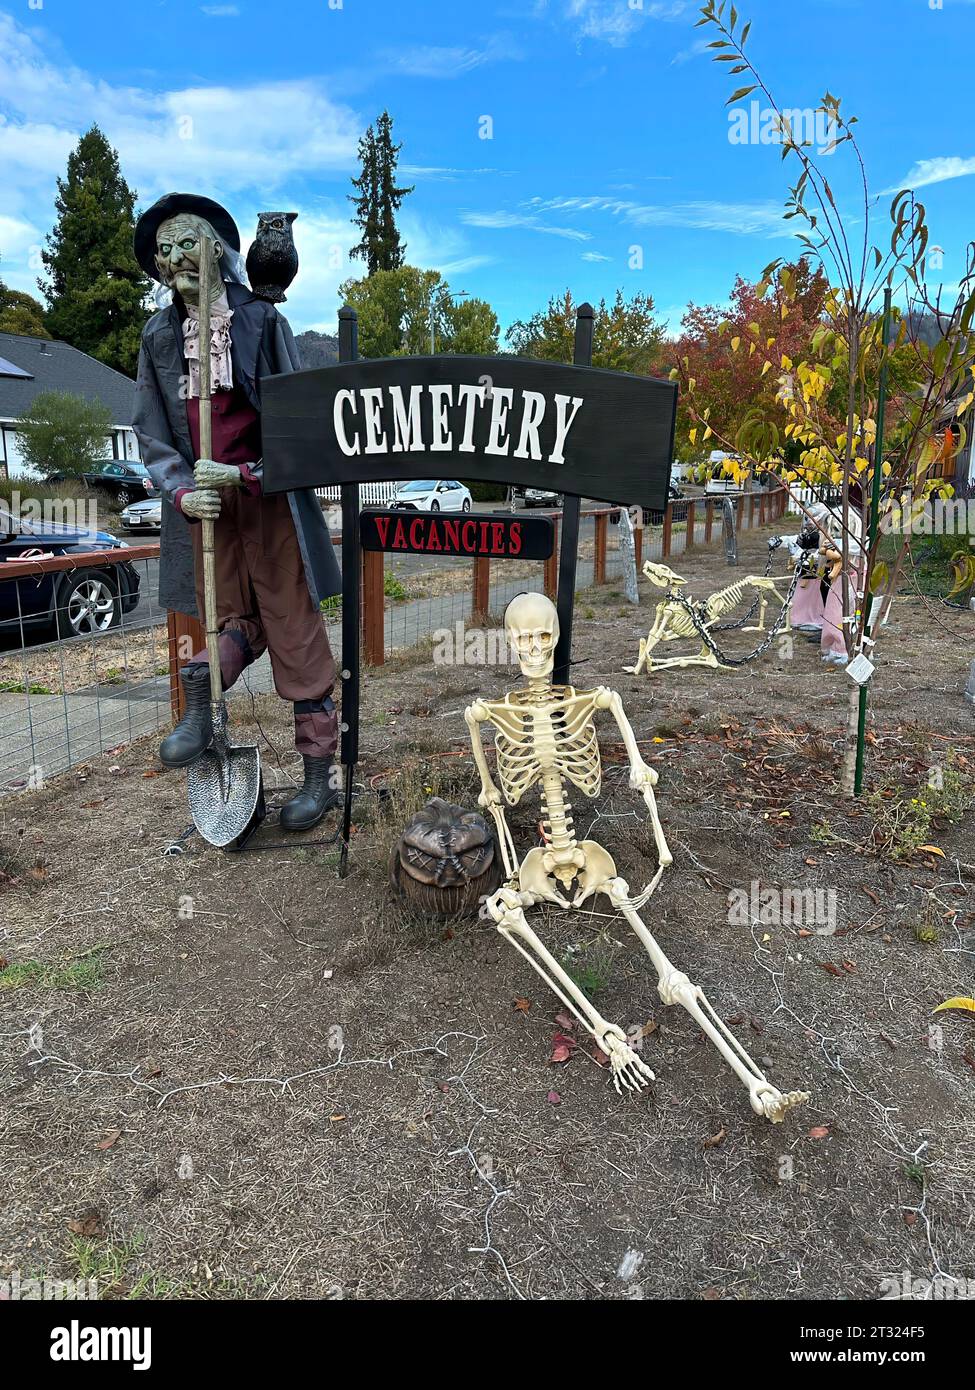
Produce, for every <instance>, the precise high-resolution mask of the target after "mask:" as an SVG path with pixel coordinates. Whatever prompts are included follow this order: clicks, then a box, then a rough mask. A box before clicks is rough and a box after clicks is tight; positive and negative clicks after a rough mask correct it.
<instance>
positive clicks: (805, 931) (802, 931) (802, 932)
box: [796, 927, 812, 936]
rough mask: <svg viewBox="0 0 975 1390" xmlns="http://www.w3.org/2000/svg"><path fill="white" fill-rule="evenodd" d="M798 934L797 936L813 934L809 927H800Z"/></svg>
mask: <svg viewBox="0 0 975 1390" xmlns="http://www.w3.org/2000/svg"><path fill="white" fill-rule="evenodd" d="M796 935H797V936H812V932H811V931H810V930H809V928H808V927H800V928H799V930H798V932H797V933H796Z"/></svg>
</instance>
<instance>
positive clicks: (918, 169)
mask: <svg viewBox="0 0 975 1390" xmlns="http://www.w3.org/2000/svg"><path fill="white" fill-rule="evenodd" d="M973 3H975V0H973ZM968 174H975V156H972V157H970V158H968V159H962V158H961V156H960V155H936V156H935V157H934V158H933V159H919V160H918V161H917V163H916V164H915V165H914V167H913V168H912V169H909V170H908V172H907V173H906V174H905V175H904V177H903V178H902V179H901V181H900V183H897V184H894V185H892V186H891V187H890V188H887V189H885V190H884V192H885V193H897V192H899V191H900V190H901V189H902V188H926V187H927V186H928V185H929V184H932V183H945V182H946V181H947V180H948V179H962V178H965V177H966V175H968Z"/></svg>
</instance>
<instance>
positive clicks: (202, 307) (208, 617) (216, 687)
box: [198, 236, 223, 705]
mask: <svg viewBox="0 0 975 1390" xmlns="http://www.w3.org/2000/svg"><path fill="white" fill-rule="evenodd" d="M212 282H213V238H212V237H208V236H201V237H200V303H199V310H198V312H199V323H200V458H204V459H208V458H212V457H213V453H212V450H213V425H212V415H211V410H210V336H211V327H210V286H211V284H212ZM201 525H202V526H203V606H204V608H205V610H206V612H205V613H204V615H203V621H204V622H205V624H206V630H207V656H208V657H209V660H210V700H211V703H212V704H214V705H218V704H220V702H221V701H222V700H223V684H222V682H221V679H220V645H219V642H218V633H217V562H216V557H215V555H214V550H213V530H214V523H213V522H212V521H211V520H210V519H209V518H208V517H204V518H203V519H202V521H201Z"/></svg>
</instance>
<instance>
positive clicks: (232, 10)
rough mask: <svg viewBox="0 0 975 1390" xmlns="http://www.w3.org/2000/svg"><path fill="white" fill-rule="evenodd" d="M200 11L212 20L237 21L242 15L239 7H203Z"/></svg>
mask: <svg viewBox="0 0 975 1390" xmlns="http://www.w3.org/2000/svg"><path fill="white" fill-rule="evenodd" d="M200 9H201V10H202V11H203V13H204V14H205V15H208V16H209V18H210V19H236V18H237V16H238V15H239V14H240V8H239V6H237V5H201V6H200Z"/></svg>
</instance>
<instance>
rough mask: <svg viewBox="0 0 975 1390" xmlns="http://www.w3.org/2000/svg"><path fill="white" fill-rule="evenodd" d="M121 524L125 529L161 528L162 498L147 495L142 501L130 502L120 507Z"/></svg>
mask: <svg viewBox="0 0 975 1390" xmlns="http://www.w3.org/2000/svg"><path fill="white" fill-rule="evenodd" d="M122 525H123V526H124V527H125V529H126V531H159V530H161V529H162V498H161V497H147V498H146V499H145V501H143V502H130V503H129V505H128V506H127V507H124V508H123V509H122Z"/></svg>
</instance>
